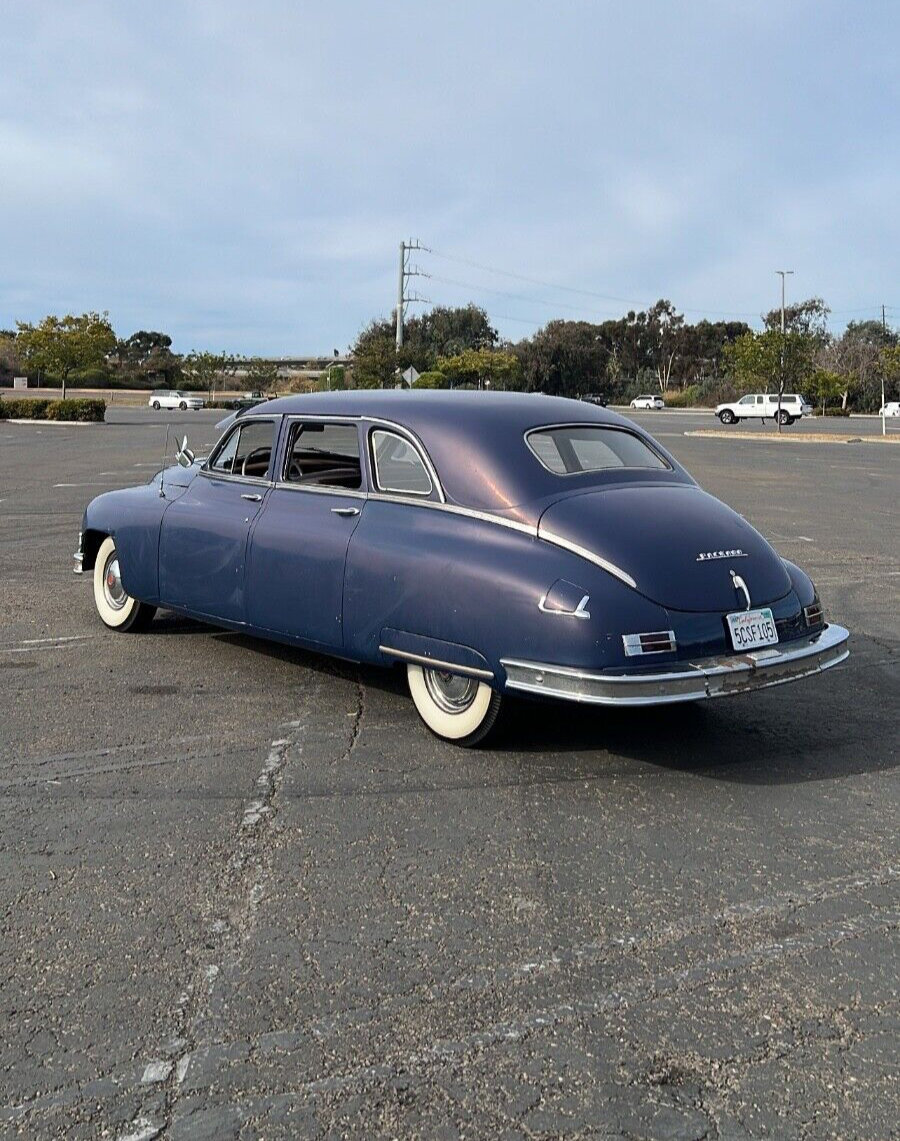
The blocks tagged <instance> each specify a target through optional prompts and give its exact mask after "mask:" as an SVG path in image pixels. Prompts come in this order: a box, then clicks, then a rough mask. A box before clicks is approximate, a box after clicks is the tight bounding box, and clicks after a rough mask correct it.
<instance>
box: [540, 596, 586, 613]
mask: <svg viewBox="0 0 900 1141" xmlns="http://www.w3.org/2000/svg"><path fill="white" fill-rule="evenodd" d="M590 598H591V596H590V595H589V594H586V595H585V596H584V598H582V600H581V601H580V602H579V603H578V605H577V606H576V607H575V609H574V610H558V609H557V608H556V607H555V606H548V605H547V595H546V594H542V595H541V598H540V601H539V602H538V610H540V612H541V613H542V614H557V615H559V616H560V617H562V618H590V616H591V615H590V611H588V610H585V606H587V604H588V602H589V601H590Z"/></svg>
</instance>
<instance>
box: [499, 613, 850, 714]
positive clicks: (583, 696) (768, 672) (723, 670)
mask: <svg viewBox="0 0 900 1141" xmlns="http://www.w3.org/2000/svg"><path fill="white" fill-rule="evenodd" d="M849 637H850V634H849V632H848V631H847V630H845V629H844V627H843V626H833V625H832V626H826V627H825V629H824V630H823V631H822V633H821V634H817V635H816V636H815V637H812V638H808V639H804V640H803V641H802V642H799V643H797V642H790V643H788V644H787V645H785V646H784V648H780V647H778V646H771V647H768V648H767V649H765V650H757V651H756V652H755V653H749V654H731V655H724V656H722V657H718V658H703V659H702V660H701V661H697V662H678V663H677V664H673V665H671V666H668V667H667V668H666V669H665V670H660V671H659V672H648V671H646V670H643V671H635V670H633V671H631V672H627V673H626V672H624V671H622V670H619V671H604V672H603V673H588V672H586V671H584V670H579V669H570V668H568V667H566V666H548V665H541V664H540V663H539V662H522V661H514V660H512V659H506V658H503V659H501V665H502V666H503V667H504V669H505V670H506V688H507V689H511V690H520V691H522V692H524V693H537V694H541V695H543V696H544V697H555V698H562V699H563V700H566V701H586V702H591V703H593V704H596V705H667V704H669V703H670V702H674V701H697V700H699V699H701V698H705V697H726V696H727V695H728V694H733V693H749V692H750V691H751V690H754V689H764V688H765V687H766V686H770V685H783V684H784V683H785V682H789V681H797V680H799V679H800V678H802V677H811V676H812V675H813V674H817V673H821V672H822V671H823V670H827V669H830V668H831V667H832V666H836V665H839V664H840V663H841V662H843V661H844V660H845V659H846V658H847V657H848V656H849V654H850V651H849V649H848V648H847V640H848V638H849Z"/></svg>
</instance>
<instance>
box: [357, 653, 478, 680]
mask: <svg viewBox="0 0 900 1141" xmlns="http://www.w3.org/2000/svg"><path fill="white" fill-rule="evenodd" d="M378 649H379V651H380V652H381V653H382V654H387V655H388V656H389V657H394V658H402V659H403V660H404V661H405V662H413V663H414V664H415V665H418V666H428V667H429V669H433V670H449V671H450V673H457V674H465V675H466V677H483V678H484V679H485V680H486V681H490V680H492V679H493V677H494V675H493V674H492V673H491V671H490V670H478V669H476V668H475V667H474V666H458V665H457V664H456V663H455V662H442V661H440V660H439V659H438V658H427V657H425V655H424V654H411V653H409V652H408V651H407V650H394V649H392V648H391V647H390V646H379V647H378Z"/></svg>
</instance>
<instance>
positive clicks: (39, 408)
mask: <svg viewBox="0 0 900 1141" xmlns="http://www.w3.org/2000/svg"><path fill="white" fill-rule="evenodd" d="M105 415H106V401H105V400H85V399H81V400H42V399H35V400H30V399H28V398H27V397H26V398H24V399H23V398H19V399H13V400H6V399H3V400H0V420H75V421H78V422H79V423H82V424H102V423H103V418H104V416H105Z"/></svg>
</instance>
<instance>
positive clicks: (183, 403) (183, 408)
mask: <svg viewBox="0 0 900 1141" xmlns="http://www.w3.org/2000/svg"><path fill="white" fill-rule="evenodd" d="M178 407H179V408H180V409H181V411H182V412H187V404H185V402H184V401H183V400H182V401H181V403H180V404H179V405H178Z"/></svg>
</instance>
